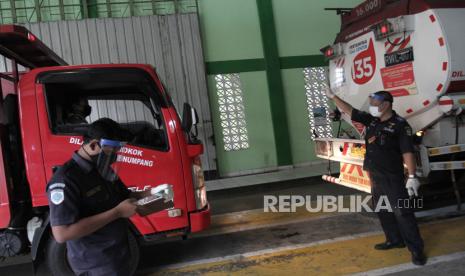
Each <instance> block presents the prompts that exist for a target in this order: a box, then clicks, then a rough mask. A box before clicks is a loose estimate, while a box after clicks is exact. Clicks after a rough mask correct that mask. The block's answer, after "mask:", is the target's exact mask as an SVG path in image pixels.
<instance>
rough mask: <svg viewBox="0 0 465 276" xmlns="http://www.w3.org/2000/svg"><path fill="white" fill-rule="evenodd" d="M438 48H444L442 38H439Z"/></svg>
mask: <svg viewBox="0 0 465 276" xmlns="http://www.w3.org/2000/svg"><path fill="white" fill-rule="evenodd" d="M439 46H441V47H442V46H444V38H443V37H440V38H439Z"/></svg>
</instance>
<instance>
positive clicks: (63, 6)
mask: <svg viewBox="0 0 465 276" xmlns="http://www.w3.org/2000/svg"><path fill="white" fill-rule="evenodd" d="M13 1H14V2H13V4H14V7H15V8H14V9H13V8H12V5H11V1H10V0H2V1H0V23H1V24H11V23H26V22H30V23H33V22H38V21H55V20H76V19H82V18H84V17H85V16H84V11H83V3H87V11H88V17H89V18H105V17H129V16H131V15H132V16H145V15H153V14H158V15H164V14H173V13H176V12H178V13H187V12H196V11H197V2H196V0H178V1H176V2H177V6H176V5H175V1H174V0H173V1H170V0H167V1H160V0H132V1H129V0H13ZM38 3H40V16H38V12H37V9H36V4H38ZM131 13H132V14H131Z"/></svg>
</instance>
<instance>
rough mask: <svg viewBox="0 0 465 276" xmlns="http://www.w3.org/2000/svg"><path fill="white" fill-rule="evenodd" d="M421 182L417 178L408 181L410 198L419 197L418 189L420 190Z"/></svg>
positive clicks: (406, 186) (407, 186) (410, 178)
mask: <svg viewBox="0 0 465 276" xmlns="http://www.w3.org/2000/svg"><path fill="white" fill-rule="evenodd" d="M420 185H421V184H420V181H419V180H418V178H416V177H409V178H408V179H407V184H406V185H405V188H407V191H408V195H409V196H413V195H415V196H418V188H420Z"/></svg>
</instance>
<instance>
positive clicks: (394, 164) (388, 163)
mask: <svg viewBox="0 0 465 276" xmlns="http://www.w3.org/2000/svg"><path fill="white" fill-rule="evenodd" d="M352 120H353V121H355V122H359V123H361V124H363V125H365V126H366V132H365V144H366V155H365V160H364V162H363V168H364V169H365V170H366V171H371V172H378V173H388V174H403V172H404V167H403V164H404V162H403V157H402V154H404V153H407V152H414V146H413V137H412V128H411V127H410V125H409V124H408V122H407V121H406V120H405V119H404V118H402V117H400V116H399V115H397V114H396V113H395V112H394V111H393V115H392V117H391V118H390V119H389V120H386V121H384V122H381V121H380V119H379V118H376V117H373V116H371V115H370V114H368V113H366V112H362V111H360V110H357V109H353V111H352Z"/></svg>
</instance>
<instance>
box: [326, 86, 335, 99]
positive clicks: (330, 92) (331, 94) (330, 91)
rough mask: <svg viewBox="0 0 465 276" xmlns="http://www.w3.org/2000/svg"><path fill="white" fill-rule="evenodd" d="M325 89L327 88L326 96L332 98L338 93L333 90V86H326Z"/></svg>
mask: <svg viewBox="0 0 465 276" xmlns="http://www.w3.org/2000/svg"><path fill="white" fill-rule="evenodd" d="M324 89H325V94H326V97H328V98H330V99H332V98H334V96H336V94H334V92H333V91H332V90H331V88H329V87H325V88H324Z"/></svg>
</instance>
